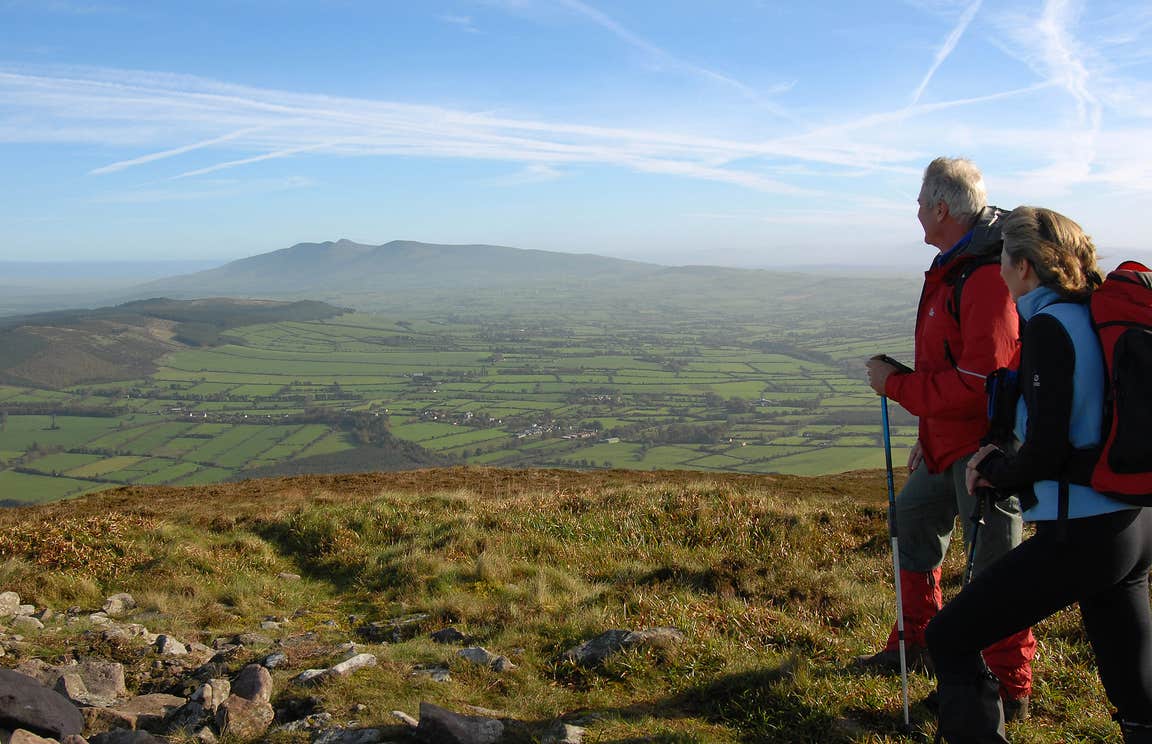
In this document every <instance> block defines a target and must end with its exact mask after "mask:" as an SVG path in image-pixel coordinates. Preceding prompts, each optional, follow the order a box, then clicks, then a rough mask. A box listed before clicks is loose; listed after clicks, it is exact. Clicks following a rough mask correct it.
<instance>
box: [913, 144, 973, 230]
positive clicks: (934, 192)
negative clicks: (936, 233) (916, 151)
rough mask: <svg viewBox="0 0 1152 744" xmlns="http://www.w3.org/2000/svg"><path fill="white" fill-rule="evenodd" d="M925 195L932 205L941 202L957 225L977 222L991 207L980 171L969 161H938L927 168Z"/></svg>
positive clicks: (948, 159) (944, 159)
mask: <svg viewBox="0 0 1152 744" xmlns="http://www.w3.org/2000/svg"><path fill="white" fill-rule="evenodd" d="M923 191H924V196H925V197H927V199H928V201H929V206H935V205H936V204H938V203H940V202H944V204H945V205H946V206H947V207H948V214H950V215H952V218H953V219H955V220H956V221H957V222H961V223H963V222H975V221H976V218H977V217H979V216H980V213H981V212H982V211H984V207H986V206H987V205H988V191H987V189H985V187H984V176H982V175H981V174H980V169H979V168H977V167H976V165H975V164H974V163H973V162H972V161H971V160H967V159H965V158H936V159H935V160H933V161H932V162H931V163H929V164H928V167H927V168H925V169H924V183H923Z"/></svg>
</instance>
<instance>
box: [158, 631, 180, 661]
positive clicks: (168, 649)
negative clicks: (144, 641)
mask: <svg viewBox="0 0 1152 744" xmlns="http://www.w3.org/2000/svg"><path fill="white" fill-rule="evenodd" d="M156 653H158V654H161V655H163V656H187V655H188V649H187V648H186V647H185V646H184V644H183V643H181V642H180V641H178V640H176V639H175V638H173V637H171V636H166V635H162V636H158V637H157V638H156Z"/></svg>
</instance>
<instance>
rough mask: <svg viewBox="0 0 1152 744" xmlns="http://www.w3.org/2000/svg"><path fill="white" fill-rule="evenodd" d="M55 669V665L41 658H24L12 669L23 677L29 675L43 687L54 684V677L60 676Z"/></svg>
mask: <svg viewBox="0 0 1152 744" xmlns="http://www.w3.org/2000/svg"><path fill="white" fill-rule="evenodd" d="M56 670H57V668H56V667H54V666H52V665H51V664H49V663H47V662H46V661H43V660H41V659H24V660H23V661H21V662H20V663H19V664H17V665H16V666H15V668H13V669H12V671H14V672H19V673H20V674H23V675H24V676H25V677H31V678H32V679H34V680H36V681H37V682H39V683H40V684H42V685H44V686H45V687H51V686H52V685H54V684H56V679H57V677H59V676H60V675H59V673H58V672H57V671H56Z"/></svg>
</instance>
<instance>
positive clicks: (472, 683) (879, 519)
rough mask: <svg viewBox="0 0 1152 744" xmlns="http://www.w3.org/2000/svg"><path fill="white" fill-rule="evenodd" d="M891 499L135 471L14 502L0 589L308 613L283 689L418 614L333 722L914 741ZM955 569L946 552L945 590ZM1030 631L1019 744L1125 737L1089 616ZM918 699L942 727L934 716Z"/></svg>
mask: <svg viewBox="0 0 1152 744" xmlns="http://www.w3.org/2000/svg"><path fill="white" fill-rule="evenodd" d="M885 507H886V495H885V490H884V481H883V475H882V473H879V472H876V471H858V472H854V473H848V474H844V475H838V476H827V477H818V478H802V477H794V476H756V475H723V474H708V473H695V472H660V473H642V472H623V471H597V472H587V473H577V472H570V471H556V470H525V471H511V470H500V469H485V468H451V469H442V470H425V471H416V472H401V473H389V474H381V473H374V474H356V475H332V476H327V475H323V476H322V475H312V476H300V477H296V478H286V479H268V480H253V481H245V482H242V483H234V484H221V485H208V486H198V487H184V488H175V487H143V486H133V487H124V488H119V489H116V490H112V491H107V492H104V493H101V494H96V495H89V496H85V497H81V498H78V499H75V500H71V501H67V502H61V503H54V504H48V505H43V506H38V507H30V508H24V509H11V510H3V511H0V590H14V591H17V592H19V593H20V595H21V597H23V598H24V601H26V602H34V603H35V604H36V605H37V606H44V605H47V606H50V607H55V608H64V607H68V606H73V605H78V606H81V607H87V608H97V607H99V605H100V603H101V602H102V598H103V597H105V596H107V595H109V594H110V593H113V592H120V591H128V592H132V593H133V594H134V595H135V596H136V598H137V599H138V600H139V601H140V602H141V604H142V605H143V608H144V610H145V612H147V613H149V614H150V616H151V617H150V619H149V620H148V625H149V627H150V628H151V629H152V630H154V631H156V632H168V633H172V634H174V635H177V636H180V637H185V638H187V639H189V640H200V641H203V642H210V641H211V639H213V638H215V637H217V636H222V635H226V634H230V633H238V632H243V631H251V630H253V629H255V628H258V627H259V623H260V621H261V620H262V619H264V618H265V617H269V616H276V617H286V618H291V619H290V620H289V624H288V627H290V628H291V631H292V632H295V633H299V632H302V631H305V630H315V631H316V632H317V633H318V638H319V640H320V642H319V643H317V644H315V646H314V647H313V648H311V649H308V648H303V649H297V650H296V651H295V652H294V653H293V655H292V656H291V662H292V665H291V668H290V669H287V670H280V669H278V670H277V671H276V673H275V674H276V682H277V690H278V695H284V696H289V695H300V694H302V693H300V692H298V691H297V692H293V688H292V687H291V686H289V685H288V684H286V683H287V680H288V678H289V677H291V676H293V675H294V674H296V673H298V672H299V671H300V670H301V669H304V668H307V667H308V666H316V665H317V663H319V662H323V659H317V658H312V657H310V656H309V654H312V655H313V656H323V655H324V654H326V653H330V651H325V650H324V641H326V640H330V639H334V638H336V637H341V638H345V639H346V638H347V637H348V636H349V634H350V633H351V632H352V630H353V629H354V628H355V627H356V626H357V625H359V624H362V623H367V622H371V621H376V620H387V619H389V618H392V617H396V616H399V615H403V614H406V613H415V612H420V613H427V614H428V616H429V617H428V618H427V620H425V621H424V622H423V627H422V628H421V633H419V634H418V635H417V636H416V638H414V639H413V640H408V641H404V642H399V643H392V644H381V645H378V646H376V645H372V644H369V646H368V648H369V650H371V651H372V652H373V653H375V654H377V655H378V657H379V659H380V664H379V666H377V667H376V668H374V669H370V670H366V671H364V672H363V673H359V674H357V675H356V676H353V677H351V678H348V679H343V680H336V681H333V682H331V683H328V684H326V685H324V686H322V687H320V688H319V690H318V691H316V692H314V693H313V694H316V695H318V696H319V697H320V699H321V700H322V704H323V706H324V708H325V709H326V710H328V711H330V712H332V714H333V715H334V716H335V717H336V718H338V719H339V718H341V717H353V714H352V713H351V710H352V708H353V706H355V705H357V704H363V705H366V706H367V709H366V712H361V713H358V714H356V715H357V716H358V717H359V718H360V720H361V721H362V722H363V723H365V724H372V723H378V724H380V725H386V726H390V725H393V724H394V723H395V721H394V719H392V718H391V716H390V714H389V711H392V710H403V711H406V712H409V713H415V711H416V708H417V705H418V704H419V702H420V701H430V702H434V703H437V704H441V705H444V706H446V707H449V708H453V709H455V710H461V709H462V708H463V707H464V706H466V705H475V706H482V707H485V708H492V709H497V710H501V711H504V712H505V713H506V714H507V715H508V716H509V717H511V718H514V719H517V720H520V721H527V722H540V721H549V720H552V719H555V718H557V717H561V716H563V717H565V718H566V719H567V720H574V719H578V720H580V721H581V722H582V725H584V726H586V727H587V729H588V733H587V736H586V738H585V741H589V742H640V741H652V742H771V741H787V742H791V741H809V742H829V741H832V742H835V741H859V742H875V741H904V740H909V739H908V738H905V737H903V735H901V734H900V732H899V727H898V725H897V722H898V720H899V716H900V684H899V680H898V679H889V678H880V677H873V676H869V675H860V674H856V673H853V672H851V671H849V670H848V669H847V668H846V661H847V660H848V659H850V658H851V657H852V656H854V655H855V654H858V653H861V652H864V651H868V650H870V649H873V648H875V646H876V645H877V643H879V642H880V640H881V639H882V638H883V637H884V635H885V634H886V632H887V621H888V619H890V618H891V616H892V609H891V605H892V603H893V599H892V592H891V588H890V586H891V558H890V555H889V550H888V541H887V536H886V523H885ZM959 569H960V556H959V555H958V551H957V550H956V549H954V550H953V557H952V560H951V561H950V562H949V564H948V565H947V566H946V576H947V582H948V583H947V584H946V586H945V590H946V593H949V594H950V593H953V592H955V591H956V589H957V585H958V578H957V577H958V574H959ZM280 572H292V573H297V574H300V575H301V576H302V579H301V580H299V581H285V580H283V579H282V578H280V577H278V574H279V573H280ZM300 610H307V611H309V612H308V613H307V614H300V615H298V616H296V614H297V611H300ZM352 615H355V616H358V619H356V620H353V619H351V618H350V616H352ZM447 625H454V626H455V627H457V628H459V629H460V630H461V631H463V632H464V633H465V634H467V635H469V636H472V637H473V638H475V640H476V642H477V644H479V645H483V646H485V647H486V648H488V649H490V650H492V651H493V652H495V653H500V654H506V655H508V656H509V657H510V658H511V659H512V661H513V662H514V663H515V664H516V665H517V668H516V669H514V670H512V671H509V672H505V673H503V674H497V673H496V672H493V671H491V670H488V669H484V668H480V667H474V666H470V665H469V664H467V663H466V662H464V661H462V660H461V659H459V658H457V657H456V656H455V655H454V649H453V648H452V647H445V646H438V645H436V644H433V643H432V642H431V641H430V640H428V638H427V634H428V633H429V632H432V631H435V630H438V629H440V628H443V627H445V626H447ZM655 626H674V627H676V628H679V629H680V630H681V631H683V632H684V633H685V634H686V636H687V638H688V640H687V642H686V643H685V644H683V645H682V646H680V647H678V648H675V649H671V650H667V651H666V652H663V653H655V652H652V651H626V652H624V653H622V654H619V655H617V656H614V657H611V658H610V659H609V660H608V661H607V662H606V663H605V664H604V665H603V666H602V667H599V668H594V669H582V668H577V667H574V666H572V665H570V664H568V663H565V662H561V661H559V660H558V656H559V655H560V654H561V653H562V652H563V651H565V650H566V649H568V648H570V647H572V646H574V645H576V644H578V643H580V642H581V641H584V640H586V639H589V638H592V637H594V636H596V635H599V634H600V633H602V632H603V631H606V630H609V629H613V628H625V629H640V628H646V627H655ZM82 630H83V627H82V626H79V627H72V626H70V627H68V628H66V629H64V630H62V631H59V632H57V633H52V632H49V631H44V632H43V633H41V634H39V635H29V636H28V640H29V641H30V642H31V647H30V648H29V649H28V650H27V652H26V655H33V654H34V655H40V656H42V657H45V658H48V659H50V660H60V659H61V658H62V657H64V656H67V655H70V654H72V653H80V654H88V653H93V654H104V655H108V654H116V653H120V654H121V658H122V659H123V660H124V661H126V662H127V663H129V664H131V663H133V662H134V661H137V662H138V661H139V659H136V658H135V657H133V656H132V655H131V654H130V653H128V652H126V651H123V650H120V651H119V652H117V650H116V649H114V648H109V647H108V646H107V644H104V645H101V643H100V642H99V641H98V640H94V639H98V638H99V635H98V634H96V635H94V636H88V635H83V634H82ZM1038 636H1039V639H1040V649H1039V655H1038V660H1037V668H1036V678H1037V686H1036V691H1035V696H1034V717H1033V718H1032V720H1030V721H1027V722H1025V723H1023V724H1021V725H1017V726H1015V728H1014V729H1012V730H1011V731H1010V734H1011V735H1012V736H1013V741H1018V742H1053V741H1085V740H1091V741H1108V740H1114V741H1118V737H1115V735H1114V731H1113V728H1112V724H1111V722H1110V721H1109V719H1108V713H1109V712H1110V711H1109V709H1108V708H1107V703H1106V701H1105V700H1104V697H1103V693H1102V691H1101V689H1100V686H1099V683H1098V681H1097V679H1096V675H1095V671H1094V667H1093V666H1092V663H1091V658H1092V656H1091V652H1090V650H1089V648H1088V646H1087V643H1086V641H1085V639H1084V636H1083V633H1082V631H1081V629H1080V627H1079V620H1078V615H1077V614H1076V613H1075V612H1064V613H1061V614H1059V615H1058V616H1056V617H1055V618H1052V619H1050V620H1049V621H1047V622H1046V623H1045V624H1043V625H1042V626H1041V627H1040V628H1039V629H1038ZM249 660H250V659H248V658H239V659H236V660H234V662H235V663H236V664H241V665H242V664H243V663H246V662H247V661H249ZM16 661H17V659H16V658H14V657H13V655H9V656H6V657H2V658H0V665H3V666H12V665H14V664H15V663H16ZM141 663H147V662H141ZM429 663H445V664H447V665H448V666H449V667H450V669H451V674H452V681H451V682H448V683H435V682H432V681H429V680H416V679H414V678H413V677H412V676H411V672H412V669H413V668H414V666H415V665H419V664H429ZM237 668H238V667H237ZM911 687H912V696H913V700H914V701H915V700H919V699H921V698H923V697H924V695H926V694H927V693H928V692H929V690H930V689H932V682H931V680H929V679H928V678H926V677H924V676H920V675H913V676H912V679H911ZM140 691H149V690H140ZM913 715H914V718H915V719H916V728H917V731H918V732H919V735H920V736H927V735H929V734H930V733H931V732H932V730H933V722H932V721H931V718H930V716H929V714H928V713H927V712H926V710H925V709H924V708H923V707H922V706H916V707H914V709H913ZM277 736H278V737H279V739H278V740H282V741H295V740H297V739H293V738H292V737H293V736H296V737H304V735H302V734H294V735H293V734H278V735H277ZM517 736H519V737H520V738H517ZM1109 737H1113V738H1112V739H1109ZM299 740H300V741H304V740H306V737H304V738H300V739H299ZM511 740H517V741H532V738H531V735H530V734H528V733H521V734H517V733H516V732H515V731H514V732H513V734H512V739H511Z"/></svg>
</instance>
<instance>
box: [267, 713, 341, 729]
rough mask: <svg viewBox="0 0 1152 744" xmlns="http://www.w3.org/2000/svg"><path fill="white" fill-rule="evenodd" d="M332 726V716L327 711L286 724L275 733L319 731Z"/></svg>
mask: <svg viewBox="0 0 1152 744" xmlns="http://www.w3.org/2000/svg"><path fill="white" fill-rule="evenodd" d="M331 724H332V714H331V713H328V712H327V711H325V712H323V713H313V714H312V715H310V716H305V717H304V718H301V719H300V720H298V721H292V722H290V723H286V724H284V725H283V726H277V727H276V728H275V729H274V730H275V731H319V730H321V729H326V728H328V727H329V726H330V725H331Z"/></svg>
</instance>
